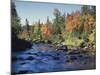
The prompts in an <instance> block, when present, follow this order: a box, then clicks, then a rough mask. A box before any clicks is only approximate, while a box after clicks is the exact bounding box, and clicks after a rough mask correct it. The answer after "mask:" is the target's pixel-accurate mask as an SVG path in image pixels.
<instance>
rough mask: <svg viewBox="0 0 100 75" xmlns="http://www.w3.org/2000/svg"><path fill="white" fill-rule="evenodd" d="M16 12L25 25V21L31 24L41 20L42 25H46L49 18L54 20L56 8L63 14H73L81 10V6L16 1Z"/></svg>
mask: <svg viewBox="0 0 100 75" xmlns="http://www.w3.org/2000/svg"><path fill="white" fill-rule="evenodd" d="M15 5H16V10H17V13H18V16H19V17H20V18H21V23H22V24H23V25H24V24H25V19H26V18H27V19H28V20H29V24H30V25H31V24H33V22H37V21H38V20H39V19H40V21H41V23H45V22H46V19H47V16H49V19H50V21H52V20H53V18H54V15H53V11H54V9H55V8H57V9H59V10H60V12H61V13H62V14H63V13H64V12H65V13H66V14H67V13H71V12H73V11H76V10H81V5H71V4H55V3H38V2H31V1H27V2H26V1H16V2H15Z"/></svg>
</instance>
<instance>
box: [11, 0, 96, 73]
mask: <svg viewBox="0 0 100 75" xmlns="http://www.w3.org/2000/svg"><path fill="white" fill-rule="evenodd" d="M40 14H41V13H40ZM52 14H53V16H54V19H52V21H51V20H50V18H49V16H47V18H46V23H42V22H41V19H39V20H38V21H37V22H33V24H32V25H30V23H29V20H28V18H26V19H25V25H22V24H21V18H20V17H19V15H18V13H17V10H16V5H15V3H14V2H11V51H12V59H11V61H12V65H11V66H12V68H11V71H12V72H11V73H12V74H25V73H38V72H39V73H40V72H53V71H54V72H55V71H72V70H84V69H95V68H96V6H91V5H82V6H81V10H76V11H73V12H71V13H67V14H66V12H65V13H62V12H61V11H60V10H59V9H57V8H55V9H54V10H53V13H52Z"/></svg>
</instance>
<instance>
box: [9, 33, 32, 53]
mask: <svg viewBox="0 0 100 75" xmlns="http://www.w3.org/2000/svg"><path fill="white" fill-rule="evenodd" d="M31 47H32V44H31V43H30V42H28V41H26V40H23V39H18V37H17V36H16V34H15V33H12V37H11V49H12V51H23V50H26V49H27V48H31Z"/></svg>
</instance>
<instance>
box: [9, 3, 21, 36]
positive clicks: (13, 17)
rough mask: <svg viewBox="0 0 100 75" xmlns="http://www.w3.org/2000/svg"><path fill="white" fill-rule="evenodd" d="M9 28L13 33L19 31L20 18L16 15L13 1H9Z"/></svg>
mask: <svg viewBox="0 0 100 75" xmlns="http://www.w3.org/2000/svg"><path fill="white" fill-rule="evenodd" d="M11 29H12V32H13V33H15V34H18V33H19V32H20V31H21V24H20V18H19V17H18V15H17V11H16V6H15V3H14V2H11Z"/></svg>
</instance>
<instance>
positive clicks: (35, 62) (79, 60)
mask: <svg viewBox="0 0 100 75" xmlns="http://www.w3.org/2000/svg"><path fill="white" fill-rule="evenodd" d="M94 68H95V56H89V55H88V56H87V55H83V56H82V55H80V54H68V53H67V52H65V51H63V50H55V48H54V46H52V45H51V44H33V46H32V48H31V49H28V50H26V51H23V52H15V53H14V52H13V53H12V73H15V74H23V73H24V74H26V73H40V72H55V71H72V70H84V69H94Z"/></svg>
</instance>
